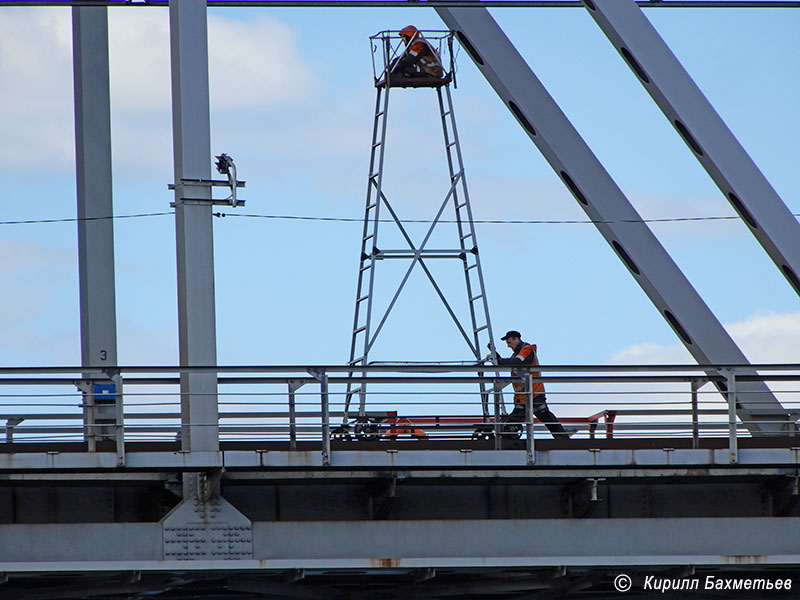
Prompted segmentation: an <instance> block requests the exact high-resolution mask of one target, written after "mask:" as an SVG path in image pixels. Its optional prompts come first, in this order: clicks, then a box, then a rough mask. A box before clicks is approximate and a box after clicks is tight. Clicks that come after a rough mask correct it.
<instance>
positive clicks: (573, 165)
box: [436, 7, 788, 435]
mask: <svg viewBox="0 0 800 600" xmlns="http://www.w3.org/2000/svg"><path fill="white" fill-rule="evenodd" d="M436 11H437V13H439V16H440V17H441V18H442V20H443V21H444V22H445V23H446V24H447V26H448V27H449V28H450V29H452V30H454V31H455V32H456V37H458V39H459V41H460V42H461V44H462V46H464V48H465V49H466V50H467V52H468V54H470V56H471V58H472V59H473V61H474V62H475V64H476V66H477V67H478V69H479V70H480V71H481V73H483V75H484V77H486V79H487V81H488V82H489V83H490V84H491V86H492V87H493V88H494V90H495V91H496V92H497V94H498V95H499V96H500V98H501V100H502V101H503V103H504V104H505V105H506V106H507V107H508V108H509V110H510V111H511V113H512V114H513V115H514V117H515V118H516V119H517V121H518V122H519V123H520V125H521V126H522V127H523V129H524V130H525V132H526V133H527V134H528V136H529V137H530V138H531V141H533V143H534V144H535V145H536V146H537V148H539V151H540V152H541V153H542V155H543V156H544V157H545V159H546V160H547V162H548V163H549V164H550V166H551V167H552V168H553V170H555V172H556V173H557V174H558V175H559V177H560V178H561V180H562V181H563V182H564V184H565V185H566V186H567V188H568V189H569V190H570V192H571V193H572V195H573V196H574V197H575V199H576V200H577V201H578V204H579V205H580V207H581V208H582V209H583V210H584V212H585V213H586V214H587V215H588V216H589V218H590V219H592V221H593V222H594V223H595V226H596V227H597V229H598V231H600V233H601V234H602V235H603V237H604V238H605V239H606V241H607V242H608V244H609V245H610V246H611V247H612V248H613V249H614V251H615V253H616V254H617V256H618V257H619V258H620V260H622V262H623V263H624V264H625V266H626V267H627V268H628V270H629V271H630V273H631V275H633V277H634V279H635V280H636V282H637V283H638V284H639V286H640V287H641V288H642V290H643V291H644V292H645V293H646V294H647V296H648V298H650V301H651V302H652V303H653V304H654V305H655V306H656V308H657V309H658V311H659V312H660V313H661V315H662V316H663V317H664V318H665V319H666V321H667V322H668V323H669V325H670V327H671V328H672V329H673V331H675V333H676V334H677V335H678V338H679V339H680V340H681V342H682V343H683V344H684V346H686V348H687V349H688V350H689V352H690V353H691V354H692V356H693V357H694V358H695V360H697V362H698V363H700V364H710V363H724V362H728V363H731V364H742V365H746V364H749V363H748V361H747V358H746V357H745V356H744V354H743V353H742V352H741V350H739V348H738V346H737V345H736V343H735V342H734V341H733V339H731V337H730V336H729V335H728V333H727V332H726V331H725V329H724V328H723V327H722V324H721V323H720V322H719V321H718V320H717V318H716V317H715V316H714V314H713V313H712V312H711V310H710V309H709V308H708V306H706V304H705V302H704V301H703V299H702V298H701V297H700V295H699V294H698V293H697V291H696V290H695V289H694V287H693V286H692V285H691V283H689V281H688V280H687V279H686V277H685V276H684V275H683V273H682V272H681V270H680V269H679V268H678V266H677V265H676V264H675V262H674V261H673V260H672V258H671V257H670V256H669V254H668V253H667V251H666V250H665V249H664V247H663V246H662V245H661V244H660V242H659V241H658V240H657V239H656V237H655V235H654V234H653V232H652V231H651V230H650V228H649V227H648V226H647V224H646V223H644V222H643V221H642V218H641V216H640V215H639V213H638V212H637V211H636V209H635V208H634V207H633V205H632V204H631V203H630V201H629V200H628V199H627V197H626V196H625V194H624V193H623V192H622V190H620V188H619V187H618V186H617V184H616V183H615V182H614V180H613V179H612V178H611V176H610V175H609V174H608V172H607V171H606V170H605V169H604V168H603V166H602V164H600V161H599V160H598V159H597V157H596V156H595V155H594V153H592V151H591V149H590V148H589V147H588V145H587V144H586V142H585V141H584V140H583V139H582V138H581V136H580V134H579V133H578V132H577V131H576V130H575V128H574V127H573V126H572V124H571V123H570V122H569V120H568V119H567V117H566V115H564V113H563V112H562V111H561V109H560V107H559V106H558V104H556V102H555V100H553V98H552V97H551V96H550V94H549V93H548V92H547V90H546V89H545V87H544V86H543V85H542V83H541V82H540V81H539V79H538V78H537V77H536V75H535V74H534V73H533V71H532V70H531V68H530V67H529V66H528V65H527V63H526V62H525V60H524V59H523V58H522V56H521V55H520V54H519V52H518V51H517V49H516V48H515V47H514V45H513V44H512V43H511V41H510V40H509V39H508V38H507V37H506V35H505V33H504V32H503V30H502V29H501V28H500V26H499V25H498V24H497V23H496V22H495V20H494V19H493V18H492V17H491V15H490V14H489V12H488V11H487V10H486V9H484V8H454V9H449V8H441V7H437V8H436ZM737 393H739V394H741V396H740V400H739V402H738V404H739V406H738V409H737V415H738V417H739V419H741V420H742V422H743V423H744V424H745V425H746V427H747V428H748V429H749V430H750V431H751V433H752V434H753V435H769V434H776V433H781V432H785V431H786V427H787V419H788V416H787V413H786V411H785V409H784V408H783V407H782V406H781V404H780V403H779V402H778V401H777V399H776V398H775V397H774V396H773V394H772V392H771V391H770V390H769V388H768V387H767V386H766V385H765V384H764V383H762V382H752V383H746V384H745V383H742V384H741V385H737ZM759 420H760V421H761V422H758V421H759Z"/></svg>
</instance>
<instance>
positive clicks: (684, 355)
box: [608, 312, 800, 364]
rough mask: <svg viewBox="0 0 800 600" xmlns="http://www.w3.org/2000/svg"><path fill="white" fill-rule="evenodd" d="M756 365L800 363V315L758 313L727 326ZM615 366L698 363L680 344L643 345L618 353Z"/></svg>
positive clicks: (615, 357)
mask: <svg viewBox="0 0 800 600" xmlns="http://www.w3.org/2000/svg"><path fill="white" fill-rule="evenodd" d="M725 329H726V330H727V331H728V333H730V334H731V337H733V339H734V340H735V341H736V343H737V344H738V345H739V348H741V350H742V352H744V353H745V355H746V356H747V358H748V359H749V360H750V362H752V363H796V362H798V360H800V312H794V313H776V312H769V313H756V314H755V315H752V316H750V317H748V318H746V319H744V320H742V321H737V322H735V323H730V324H727V325H725ZM608 362H609V363H611V364H676V363H678V364H686V363H692V362H694V361H693V360H692V358H691V355H690V354H689V352H688V351H687V350H686V349H685V348H684V347H683V346H682V345H680V344H672V345H669V346H663V345H659V344H652V343H641V344H635V345H633V346H629V347H627V348H624V349H622V350H620V351H619V352H616V353H614V355H613V356H612V357H611V359H610V360H609V361H608Z"/></svg>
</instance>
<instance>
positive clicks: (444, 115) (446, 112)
mask: <svg viewBox="0 0 800 600" xmlns="http://www.w3.org/2000/svg"><path fill="white" fill-rule="evenodd" d="M451 112H452V111H450V110H446V111H445V112H443V113H442V116H443V117H446V116H447V115H449V114H450V113H451Z"/></svg>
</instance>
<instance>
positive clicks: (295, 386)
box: [289, 379, 305, 450]
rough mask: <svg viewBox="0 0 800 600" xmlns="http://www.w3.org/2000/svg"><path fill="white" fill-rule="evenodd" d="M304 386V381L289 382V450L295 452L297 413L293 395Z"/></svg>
mask: <svg viewBox="0 0 800 600" xmlns="http://www.w3.org/2000/svg"><path fill="white" fill-rule="evenodd" d="M304 385H305V382H304V381H298V380H297V379H290V380H289V450H297V411H296V406H295V395H294V393H295V392H296V391H297V390H299V389H300V388H301V387H303V386H304Z"/></svg>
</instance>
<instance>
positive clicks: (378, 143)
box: [372, 142, 383, 148]
mask: <svg viewBox="0 0 800 600" xmlns="http://www.w3.org/2000/svg"><path fill="white" fill-rule="evenodd" d="M382 143H383V142H375V143H374V144H372V147H373V148H377V147H378V146H380V145H381V144H382Z"/></svg>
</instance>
